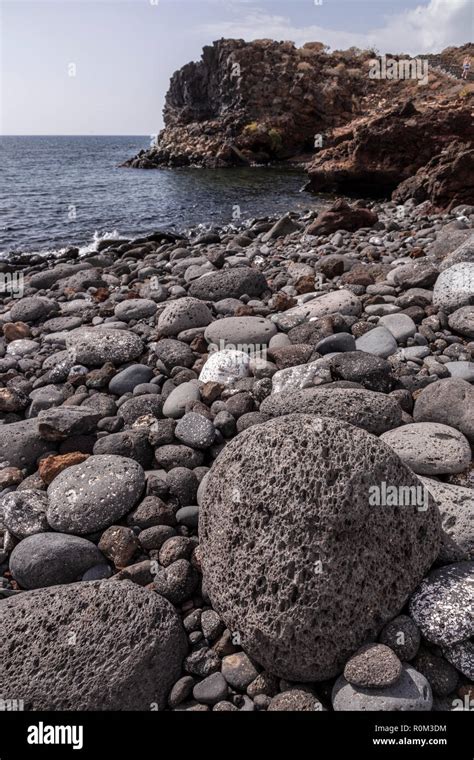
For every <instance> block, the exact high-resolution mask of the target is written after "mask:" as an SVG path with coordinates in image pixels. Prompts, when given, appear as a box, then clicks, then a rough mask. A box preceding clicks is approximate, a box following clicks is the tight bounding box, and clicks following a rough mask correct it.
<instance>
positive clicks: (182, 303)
mask: <svg viewBox="0 0 474 760" xmlns="http://www.w3.org/2000/svg"><path fill="white" fill-rule="evenodd" d="M211 322H212V314H211V311H210V309H209V307H208V306H207V305H206V304H205V303H203V302H202V301H200V300H199V299H197V298H189V297H188V296H185V297H184V298H178V299H177V300H176V301H171V302H170V303H168V304H167V305H166V306H165V308H164V309H163V311H162V312H161V314H160V316H159V317H158V323H157V327H158V331H159V332H160V334H161V335H171V336H175V335H178V334H179V333H180V332H183V330H191V329H193V328H195V327H206V326H207V325H208V324H210V323H211Z"/></svg>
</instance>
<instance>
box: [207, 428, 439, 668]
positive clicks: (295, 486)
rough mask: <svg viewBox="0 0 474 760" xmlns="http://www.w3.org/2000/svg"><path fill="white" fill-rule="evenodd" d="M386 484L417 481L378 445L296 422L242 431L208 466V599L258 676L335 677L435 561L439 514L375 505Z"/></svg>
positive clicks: (357, 434)
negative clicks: (373, 492) (260, 671)
mask: <svg viewBox="0 0 474 760" xmlns="http://www.w3.org/2000/svg"><path fill="white" fill-rule="evenodd" d="M382 481H385V482H388V483H391V484H393V485H396V486H405V487H406V486H409V487H410V486H412V485H415V486H416V484H417V483H418V481H417V479H416V477H415V476H414V475H413V473H412V472H411V471H410V470H409V468H408V467H406V466H405V465H404V464H403V463H402V462H401V461H400V460H399V458H398V457H397V456H396V455H395V454H394V453H393V452H392V451H391V450H390V449H389V447H387V446H386V445H384V444H383V442H381V441H380V440H379V439H377V438H375V437H374V436H371V435H369V434H368V433H366V432H365V431H363V430H360V429H358V428H356V427H353V426H352V425H349V424H347V423H345V422H341V421H339V420H335V419H331V418H328V417H315V416H310V415H303V414H301V415H287V416H285V417H278V418H276V419H272V420H270V421H268V422H266V423H263V424H261V425H256V426H254V427H251V428H248V429H247V430H245V431H244V432H243V433H241V434H240V435H239V436H237V438H234V440H232V441H231V442H230V443H229V444H228V445H227V446H226V448H225V449H224V450H223V451H222V452H221V454H220V455H219V457H218V459H217V460H216V462H215V463H214V465H213V467H212V469H211V471H210V474H209V477H208V480H207V483H206V490H205V492H204V496H203V500H202V506H201V508H200V518H199V534H200V538H201V545H200V550H201V557H202V566H203V574H204V582H205V586H206V591H207V593H208V595H209V597H210V599H211V602H212V606H213V609H215V611H216V612H217V613H218V614H219V616H220V617H221V619H222V620H223V621H224V622H225V624H226V626H227V628H228V629H229V630H230V631H239V634H240V636H241V641H242V647H243V649H244V650H245V651H246V652H247V654H248V655H249V656H250V657H252V658H253V659H255V660H256V661H257V662H260V663H261V664H262V665H263V666H264V668H265V669H267V670H269V671H270V672H272V673H275V674H276V675H279V676H281V677H283V678H287V679H289V680H292V681H313V680H323V679H326V678H330V677H332V676H334V675H337V673H339V672H340V671H341V669H342V667H343V665H344V663H345V662H346V660H347V659H348V657H349V656H350V655H351V654H352V653H353V652H354V651H355V650H357V649H358V648H359V647H360V646H362V644H364V643H365V642H366V641H367V640H368V639H370V638H375V636H376V635H377V633H378V632H379V630H380V629H381V628H382V626H383V625H384V623H386V622H387V621H388V620H390V619H392V618H393V617H394V616H395V615H396V614H397V613H398V612H399V611H400V610H401V608H402V607H403V605H404V603H405V602H406V600H407V598H408V596H409V595H410V593H411V592H412V591H413V589H414V588H416V586H417V584H418V583H419V582H420V580H421V579H422V578H423V576H424V575H425V573H426V571H427V570H428V569H429V567H430V566H431V564H432V562H433V561H434V559H435V558H436V556H437V554H438V550H439V545H440V535H439V534H440V527H439V515H438V512H437V510H436V509H435V508H434V507H433V505H432V503H430V504H429V506H428V508H427V509H426V510H424V511H420V510H417V509H416V508H414V507H403V508H401V507H394V506H388V505H387V506H382V507H380V506H378V507H377V506H373V500H372V499H371V498H370V489H371V487H373V486H374V485H375V486H376V487H378V486H379V485H381V483H382ZM242 600H245V603H243V602H242Z"/></svg>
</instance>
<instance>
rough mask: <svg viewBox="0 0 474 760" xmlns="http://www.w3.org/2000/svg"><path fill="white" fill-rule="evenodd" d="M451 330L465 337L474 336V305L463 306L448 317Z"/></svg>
mask: <svg viewBox="0 0 474 760" xmlns="http://www.w3.org/2000/svg"><path fill="white" fill-rule="evenodd" d="M448 323H449V326H450V328H451V330H454V332H455V333H458V334H459V335H463V336H464V337H465V338H474V306H461V308H460V309H456V311H454V312H453V313H452V314H450V315H449V317H448Z"/></svg>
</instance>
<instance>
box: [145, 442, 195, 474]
mask: <svg viewBox="0 0 474 760" xmlns="http://www.w3.org/2000/svg"><path fill="white" fill-rule="evenodd" d="M155 459H156V461H157V463H158V466H159V467H162V468H163V469H164V470H167V471H168V470H171V469H173V468H174V467H187V468H189V469H191V470H193V469H194V468H195V467H200V466H201V465H202V463H203V461H204V454H203V453H202V451H197V450H196V449H192V448H191V447H190V446H184V445H181V444H179V445H177V444H166V445H165V446H160V447H159V448H158V449H156V450H155Z"/></svg>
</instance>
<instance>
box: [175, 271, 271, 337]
mask: <svg viewBox="0 0 474 760" xmlns="http://www.w3.org/2000/svg"><path fill="white" fill-rule="evenodd" d="M267 289H268V285H267V281H266V279H265V277H264V275H263V274H262V273H261V272H258V271H257V270H256V269H251V268H250V267H237V268H235V269H223V270H221V271H219V272H211V273H210V274H205V275H204V276H202V277H199V278H198V279H197V280H194V282H192V283H191V285H190V287H189V293H190V295H191V296H193V297H195V298H200V299H202V300H203V301H220V300H221V299H222V298H240V296H243V295H248V296H259V295H261V294H262V293H263V292H264V291H265V290H267ZM189 326H190V327H196V325H189ZM181 329H185V328H181Z"/></svg>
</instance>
